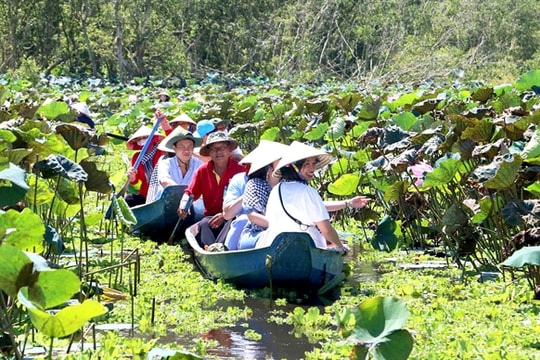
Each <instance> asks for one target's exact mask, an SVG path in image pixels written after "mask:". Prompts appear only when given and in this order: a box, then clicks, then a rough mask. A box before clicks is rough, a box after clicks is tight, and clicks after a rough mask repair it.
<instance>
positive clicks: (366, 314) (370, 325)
mask: <svg viewBox="0 0 540 360" xmlns="http://www.w3.org/2000/svg"><path fill="white" fill-rule="evenodd" d="M353 314H354V317H355V319H356V325H355V328H354V330H353V332H352V334H351V335H350V336H349V338H348V340H352V341H353V342H356V343H359V342H360V343H370V344H371V346H377V345H378V344H380V343H383V342H386V341H389V339H388V336H389V335H390V334H392V333H393V332H394V331H398V330H401V328H402V327H403V326H404V325H405V323H406V322H407V318H408V317H409V311H408V310H407V307H406V305H405V302H404V301H403V300H400V299H398V298H395V297H390V296H388V297H383V296H376V297H373V298H369V299H366V300H364V301H362V302H361V303H360V304H359V305H358V307H357V308H356V309H353ZM398 339H399V336H398V337H397V339H396V340H398Z"/></svg>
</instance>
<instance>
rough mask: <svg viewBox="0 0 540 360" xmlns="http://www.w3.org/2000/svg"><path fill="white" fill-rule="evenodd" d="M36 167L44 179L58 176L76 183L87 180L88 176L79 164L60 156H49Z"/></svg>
mask: <svg viewBox="0 0 540 360" xmlns="http://www.w3.org/2000/svg"><path fill="white" fill-rule="evenodd" d="M37 165H38V168H39V170H40V171H41V173H42V175H43V177H44V178H51V177H54V176H56V175H60V176H62V177H64V178H67V179H70V180H73V181H76V182H84V181H86V180H88V174H87V173H86V172H85V171H84V169H83V168H82V167H81V166H80V165H79V164H77V163H75V162H73V161H71V160H69V159H67V158H65V157H64V156H62V155H57V156H54V155H50V156H49V157H47V158H46V159H45V160H43V161H40V162H38V163H37Z"/></svg>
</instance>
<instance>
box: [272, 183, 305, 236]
mask: <svg viewBox="0 0 540 360" xmlns="http://www.w3.org/2000/svg"><path fill="white" fill-rule="evenodd" d="M278 194H279V201H280V202H281V207H282V208H283V211H285V214H287V215H288V216H289V217H290V218H291V219H292V220H293V221H294V222H295V223H297V224H298V225H299V226H305V227H306V228H308V227H310V226H311V225H306V224H304V223H303V222H301V221H300V220H298V219H297V218H295V217H294V216H292V215H291V214H289V212H288V211H287V209H285V204H283V197H282V196H281V182H280V183H279V184H278Z"/></svg>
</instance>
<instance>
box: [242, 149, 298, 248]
mask: <svg viewBox="0 0 540 360" xmlns="http://www.w3.org/2000/svg"><path fill="white" fill-rule="evenodd" d="M288 148H289V147H288V146H287V145H283V144H280V143H277V142H273V141H264V140H263V141H261V144H260V145H259V146H258V147H257V148H256V149H255V150H253V151H252V152H251V153H249V154H248V155H247V157H249V158H250V161H251V165H250V169H249V172H248V180H247V183H246V188H245V190H244V193H243V195H242V203H243V204H242V206H243V208H244V209H245V211H246V213H247V220H248V221H247V223H246V225H245V226H244V228H243V230H242V233H241V234H240V239H239V240H238V249H251V248H254V247H255V244H256V243H257V240H258V239H259V236H260V234H261V233H262V232H263V231H264V230H266V228H267V227H268V220H267V218H266V215H265V214H266V204H267V202H268V197H269V196H270V191H271V190H272V188H273V187H274V186H275V185H276V184H277V183H278V182H279V178H277V177H274V176H272V173H273V171H274V167H275V166H276V165H277V164H278V161H279V159H281V157H282V156H283V154H284V153H285V152H286V151H287V149H288ZM252 154H256V155H255V156H252Z"/></svg>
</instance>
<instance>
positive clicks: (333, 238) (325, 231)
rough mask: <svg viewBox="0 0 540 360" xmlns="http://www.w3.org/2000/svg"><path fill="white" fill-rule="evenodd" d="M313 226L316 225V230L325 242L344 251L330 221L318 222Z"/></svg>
mask: <svg viewBox="0 0 540 360" xmlns="http://www.w3.org/2000/svg"><path fill="white" fill-rule="evenodd" d="M315 225H317V228H318V229H319V231H320V232H321V234H322V235H323V236H324V238H325V239H326V240H328V241H330V242H331V243H332V244H334V245H335V246H336V247H338V248H342V249H344V250H346V249H345V247H344V246H343V243H342V242H341V240H339V236H338V233H337V231H336V229H334V227H333V226H332V224H330V220H328V219H327V220H323V221H318V222H316V223H315Z"/></svg>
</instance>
